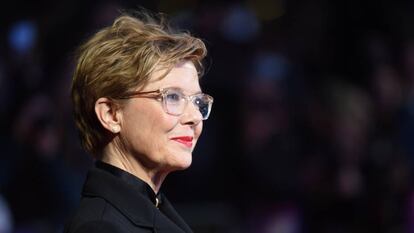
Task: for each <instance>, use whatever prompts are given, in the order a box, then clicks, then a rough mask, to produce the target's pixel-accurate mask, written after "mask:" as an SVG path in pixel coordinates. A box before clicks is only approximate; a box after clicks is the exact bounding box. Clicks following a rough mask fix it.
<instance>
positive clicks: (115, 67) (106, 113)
mask: <svg viewBox="0 0 414 233" xmlns="http://www.w3.org/2000/svg"><path fill="white" fill-rule="evenodd" d="M140 18H142V19H138V18H135V17H131V16H128V15H123V16H120V17H119V18H117V19H116V20H115V22H114V23H113V25H112V26H110V27H107V28H104V29H103V30H101V31H99V32H97V33H96V34H95V35H93V36H92V38H90V39H89V40H88V41H87V42H86V43H85V44H84V45H83V46H82V47H81V48H80V50H79V57H78V64H77V67H76V71H75V73H74V77H73V83H72V101H73V104H74V113H75V120H76V124H77V127H78V128H79V131H80V136H81V141H82V144H83V146H84V147H85V149H86V150H87V151H88V152H89V153H90V154H92V155H93V156H94V158H96V160H97V162H96V167H95V168H93V169H92V170H91V171H90V172H89V173H88V176H87V179H86V182H85V185H84V188H83V192H82V199H81V203H80V207H79V209H78V210H77V212H76V213H75V216H74V217H73V219H72V221H71V222H70V223H69V224H68V225H67V226H66V228H65V232H169V233H171V232H192V231H191V229H190V228H189V227H188V226H187V224H186V223H185V222H184V221H183V220H182V219H181V217H180V216H179V215H178V214H177V212H176V211H175V210H174V208H173V207H172V206H171V204H170V203H169V202H168V200H167V199H166V198H165V197H164V196H163V195H162V194H161V193H159V190H160V187H161V185H162V183H163V181H164V179H165V177H166V176H167V175H168V174H169V173H170V172H172V171H176V170H182V169H185V168H187V167H189V166H190V164H191V160H192V151H193V149H194V147H195V145H196V143H197V140H198V138H199V136H200V134H201V131H202V127H203V120H206V119H207V118H208V116H209V114H210V110H211V106H212V103H213V98H212V97H211V96H209V95H206V94H203V93H202V92H201V89H200V85H199V76H200V75H201V74H202V71H203V67H202V63H201V62H202V60H203V58H204V57H205V55H206V48H205V45H204V43H203V42H202V41H201V40H200V39H197V38H194V37H192V36H191V35H189V34H188V33H176V32H173V31H172V30H171V29H169V28H167V27H166V26H165V25H163V24H161V23H158V21H156V20H154V18H152V17H150V16H148V15H143V17H140Z"/></svg>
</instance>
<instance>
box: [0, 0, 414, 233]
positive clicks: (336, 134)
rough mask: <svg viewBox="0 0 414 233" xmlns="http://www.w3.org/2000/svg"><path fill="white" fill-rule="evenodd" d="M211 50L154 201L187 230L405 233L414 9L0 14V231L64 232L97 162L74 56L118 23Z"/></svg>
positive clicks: (349, 1)
mask: <svg viewBox="0 0 414 233" xmlns="http://www.w3.org/2000/svg"><path fill="white" fill-rule="evenodd" d="M138 7H145V8H147V9H149V10H152V11H157V12H158V11H161V12H164V13H166V14H167V15H168V16H169V17H170V19H171V20H172V23H173V25H176V27H179V28H181V29H184V30H189V31H191V32H192V33H193V34H194V35H196V36H198V37H201V38H203V40H204V41H205V42H206V44H207V47H208V49H209V57H208V59H207V62H206V63H207V66H208V72H207V74H206V75H205V76H204V77H203V79H202V86H203V89H204V91H205V92H206V93H209V94H211V95H212V96H214V98H215V103H214V106H213V112H212V114H211V117H210V119H209V120H208V121H206V122H205V126H204V134H203V135H202V137H201V139H200V141H199V144H198V147H197V148H196V151H195V152H194V155H193V156H194V159H193V161H194V162H193V165H192V167H191V168H190V169H188V170H186V171H182V172H176V173H174V174H171V175H170V176H169V177H168V179H167V180H166V182H165V183H164V185H163V192H165V193H166V194H167V196H168V197H169V199H170V201H171V202H173V203H175V207H176V209H177V210H178V212H179V213H181V214H182V216H183V217H184V218H185V219H186V220H187V222H188V223H189V225H191V227H192V228H193V230H194V231H195V232H199V233H204V232H212V233H222V232H226V233H227V232H230V233H232V232H242V233H253V232H254V233H256V232H259V233H314V232H315V233H316V232H318V233H362V232H364V233H365V232H369V233H372V232H383V233H399V232H408V233H412V232H414V184H413V183H412V176H413V171H414V167H413V165H414V2H413V1H408V0H406V1H385V0H377V1H358V0H338V1H329V0H314V1H306V0H289V1H287V0H285V1H284V0H244V1H243V0H233V1H215V0H211V1H207V0H174V1H172V0H157V1H149V0H148V1H137V0H134V1H132V0H131V1H127V0H124V1H121V0H119V1H110V0H107V1H103V0H102V1H98V0H96V1H81V0H62V1H51V0H40V1H30V2H29V1H23V0H14V1H7V4H5V3H4V4H3V6H2V7H1V9H0V11H1V13H0V116H1V120H0V129H1V133H0V148H1V153H0V233H49V232H50V233H54V232H61V231H62V229H63V225H64V223H65V220H66V219H67V217H68V216H70V214H71V213H72V211H73V210H74V208H75V207H76V206H77V204H78V201H79V197H80V192H81V187H82V184H83V181H84V178H85V175H86V172H87V170H88V168H89V167H90V166H92V164H93V161H92V159H91V157H90V156H89V155H87V154H86V153H85V152H83V150H82V149H81V148H80V144H79V140H78V137H77V132H76V129H75V126H74V122H73V119H72V114H71V103H70V101H69V98H68V97H69V87H70V82H71V75H72V72H73V68H74V60H73V53H74V50H75V48H76V47H77V46H78V45H80V44H81V43H82V41H85V40H86V38H87V37H88V36H90V35H92V34H93V33H94V32H96V31H97V30H98V29H99V28H101V27H103V26H106V25H109V24H110V23H111V22H112V20H113V19H114V18H115V17H116V16H117V15H118V14H119V10H121V9H130V10H131V9H132V10H133V9H138Z"/></svg>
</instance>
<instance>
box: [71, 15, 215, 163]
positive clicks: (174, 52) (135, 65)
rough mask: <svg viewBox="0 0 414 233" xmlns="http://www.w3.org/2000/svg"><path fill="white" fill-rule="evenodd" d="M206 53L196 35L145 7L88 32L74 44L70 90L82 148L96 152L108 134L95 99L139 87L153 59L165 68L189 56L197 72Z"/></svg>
mask: <svg viewBox="0 0 414 233" xmlns="http://www.w3.org/2000/svg"><path fill="white" fill-rule="evenodd" d="M206 53H207V50H206V47H205V44H204V43H203V41H202V40H200V39H198V38H195V37H193V36H191V35H190V34H189V33H187V32H175V31H173V29H171V28H170V27H169V26H168V25H167V24H166V23H165V21H164V20H163V19H162V18H160V17H157V18H155V17H154V16H150V14H148V13H141V15H140V17H136V16H130V15H127V14H123V15H121V16H119V17H118V18H116V19H115V21H114V23H113V24H112V26H109V27H106V28H103V29H102V30H100V31H98V32H97V33H96V34H94V35H93V36H92V37H91V38H90V39H89V40H88V41H86V43H84V44H83V45H82V46H81V47H80V48H79V50H78V53H77V66H76V70H75V72H74V75H73V80H72V90H71V97H72V102H73V107H74V116H75V122H76V126H77V127H78V129H79V134H80V138H81V143H82V145H83V147H84V148H85V150H86V151H87V152H89V153H91V154H92V155H93V156H95V157H97V156H98V155H99V154H100V152H101V150H102V149H103V147H104V146H105V145H106V144H107V143H108V142H109V140H110V139H109V132H107V131H106V130H104V128H103V126H102V125H101V124H100V122H99V121H98V119H97V117H96V114H95V111H94V106H95V102H96V100H97V99H99V98H101V97H107V98H110V99H112V100H114V101H117V98H119V97H121V96H123V94H125V93H126V92H129V91H131V90H136V89H137V88H143V87H144V86H145V85H146V84H147V83H148V82H149V79H150V76H151V74H152V73H153V72H154V69H155V68H156V67H159V65H161V67H163V68H166V70H167V71H169V70H170V69H172V68H173V67H174V65H176V64H178V63H179V62H181V61H183V60H189V61H192V62H193V63H194V65H195V67H196V68H197V71H198V73H199V76H201V74H202V73H203V65H202V60H203V59H204V57H205V56H206ZM167 73H168V72H166V73H165V75H166V74H167ZM165 75H164V76H165ZM164 76H162V77H160V78H163V77H164Z"/></svg>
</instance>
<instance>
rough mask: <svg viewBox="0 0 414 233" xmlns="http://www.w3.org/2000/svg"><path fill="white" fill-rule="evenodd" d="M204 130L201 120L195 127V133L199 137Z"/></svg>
mask: <svg viewBox="0 0 414 233" xmlns="http://www.w3.org/2000/svg"><path fill="white" fill-rule="evenodd" d="M202 132H203V122H202V121H201V122H200V123H199V124H198V125H197V126H196V127H195V128H194V135H195V137H196V138H197V139H198V138H199V137H200V135H201V133H202Z"/></svg>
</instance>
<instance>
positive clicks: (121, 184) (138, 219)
mask: <svg viewBox="0 0 414 233" xmlns="http://www.w3.org/2000/svg"><path fill="white" fill-rule="evenodd" d="M102 164H103V163H102V162H97V167H96V168H92V169H91V170H90V171H89V173H88V176H87V179H86V182H85V185H84V188H83V192H82V194H83V195H84V196H91V197H101V198H103V199H105V200H106V201H108V202H109V203H111V204H112V205H113V206H115V207H116V208H117V209H118V210H119V211H120V212H121V213H122V214H124V215H125V216H126V217H127V218H129V219H130V220H131V221H132V222H133V223H134V224H135V225H137V226H142V227H148V228H157V229H158V231H159V232H163V231H164V230H165V231H166V232H173V231H172V229H174V228H176V229H177V231H176V232H192V231H191V229H190V228H189V227H188V226H187V224H186V223H185V222H184V221H183V220H182V219H181V217H180V216H179V215H178V214H177V212H176V211H175V210H174V208H173V207H172V205H171V204H170V202H169V201H168V200H167V199H166V198H165V197H164V196H163V195H159V198H160V199H161V202H162V205H161V206H160V209H157V208H156V207H155V197H156V195H155V193H154V192H153V191H152V189H151V188H150V186H149V185H148V184H146V183H145V182H144V181H142V180H140V179H138V178H137V177H135V176H133V175H132V174H129V173H127V172H124V171H122V170H120V169H118V168H115V169H114V170H113V171H111V169H112V168H111V167H113V166H111V165H108V164H103V166H102ZM107 166H109V167H107ZM108 168H109V169H108ZM117 169H118V170H120V171H121V172H120V173H119V174H116V173H117V172H119V171H117ZM114 171H115V172H114ZM130 176H132V177H130ZM161 212H162V213H163V214H162V213H161Z"/></svg>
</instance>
